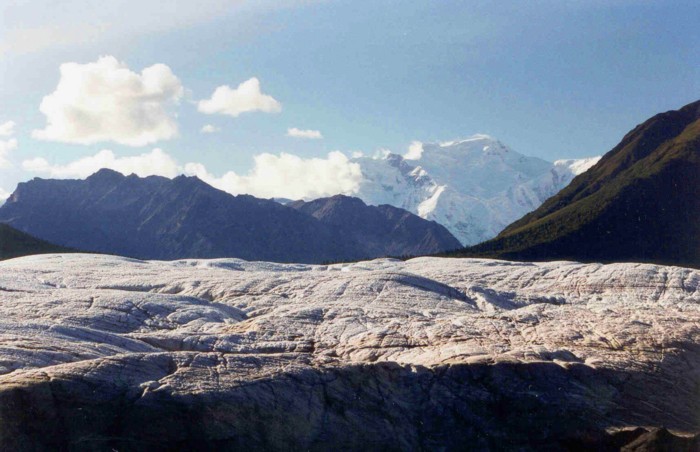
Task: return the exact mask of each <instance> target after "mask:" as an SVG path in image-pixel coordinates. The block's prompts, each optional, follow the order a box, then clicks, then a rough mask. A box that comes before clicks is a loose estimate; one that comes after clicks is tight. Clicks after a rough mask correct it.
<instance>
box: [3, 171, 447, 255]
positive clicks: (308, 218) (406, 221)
mask: <svg viewBox="0 0 700 452" xmlns="http://www.w3.org/2000/svg"><path fill="white" fill-rule="evenodd" d="M372 212H373V210H372ZM366 213H368V211H367V209H365V210H362V211H359V212H358V211H355V214H358V215H362V214H366ZM369 213H371V212H369ZM404 214H405V215H402V217H403V218H402V219H401V220H400V221H399V220H398V219H396V218H390V215H384V216H382V217H380V218H377V217H372V219H371V220H369V219H368V221H371V222H373V224H374V226H375V227H376V228H378V229H381V228H384V229H392V228H400V227H401V226H400V225H404V226H405V225H410V227H408V228H404V232H405V234H404V235H403V236H402V238H401V239H402V240H403V241H402V242H400V243H399V241H396V240H393V238H392V237H390V236H389V235H384V236H382V239H380V238H379V236H374V237H372V239H373V240H371V241H369V242H365V241H363V240H356V238H357V239H359V238H362V237H360V236H357V237H355V236H352V235H348V234H344V233H343V232H342V231H340V230H339V229H338V228H336V227H334V226H332V225H330V224H327V223H324V222H322V221H319V220H318V219H317V218H315V217H313V216H312V215H308V214H306V213H304V212H302V211H301V210H298V209H293V208H290V207H286V206H283V205H280V204H278V203H276V202H274V201H271V200H263V199H258V198H254V197H252V196H247V195H239V196H232V195H230V194H228V193H225V192H223V191H220V190H217V189H215V188H213V187H211V186H209V185H207V184H206V183H204V182H202V181H201V180H199V179H197V178H196V177H185V176H180V177H177V178H175V179H172V180H171V179H167V178H164V177H157V176H151V177H146V178H139V177H137V176H135V175H131V176H128V177H127V176H123V175H122V174H120V173H117V172H115V171H111V170H101V171H99V172H97V173H95V174H94V175H92V176H90V177H88V178H87V179H86V180H44V179H33V180H32V181H29V182H26V183H22V184H19V186H18V187H17V190H16V191H15V192H14V193H13V194H12V196H10V198H9V199H8V200H7V202H6V203H5V204H4V205H3V206H2V207H0V221H1V222H6V223H8V224H10V225H12V226H13V227H15V228H17V229H20V230H22V231H24V232H27V233H29V234H32V235H35V236H36V237H40V238H41V239H44V240H48V241H51V242H53V243H57V244H60V245H63V246H69V247H74V248H78V249H82V250H86V251H96V252H104V253H109V254H119V255H122V256H129V257H136V258H148V259H176V258H185V257H199V258H216V257H239V258H244V259H260V260H272V261H281V262H317V263H320V262H325V261H338V260H349V259H361V258H370V257H377V256H388V255H394V254H396V255H404V254H409V253H419V254H428V253H434V252H437V251H440V250H443V251H444V250H450V249H454V248H455V239H454V237H452V236H451V235H450V234H449V233H447V232H446V231H444V230H443V229H441V228H440V227H439V226H438V225H436V224H435V223H432V222H429V221H426V220H423V219H421V218H418V217H416V216H415V215H412V214H410V213H408V212H404ZM397 215H399V214H398V213H397V214H395V215H394V216H397ZM411 217H412V218H411ZM357 221H358V222H360V223H361V222H362V221H363V219H362V218H358V219H357ZM383 221H386V224H384V223H383ZM438 230H439V232H438V233H433V231H438ZM382 240H385V241H382ZM401 244H405V246H406V247H405V248H402V246H401Z"/></svg>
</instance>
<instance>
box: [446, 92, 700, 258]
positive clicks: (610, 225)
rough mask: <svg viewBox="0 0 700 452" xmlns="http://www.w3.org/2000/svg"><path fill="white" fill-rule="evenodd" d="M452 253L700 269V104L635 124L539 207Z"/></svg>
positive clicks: (699, 102) (696, 103)
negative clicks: (490, 236) (490, 237)
mask: <svg viewBox="0 0 700 452" xmlns="http://www.w3.org/2000/svg"><path fill="white" fill-rule="evenodd" d="M458 254H459V255H464V256H488V257H496V258H504V259H524V260H553V259H572V260H579V261H603V262H611V261H639V262H656V263H664V264H677V265H687V266H694V267H698V266H700V101H697V102H694V103H691V104H689V105H686V106H685V107H683V108H681V109H680V110H676V111H668V112H665V113H661V114H658V115H655V116H654V117H652V118H650V119H649V120H647V121H645V122H644V123H642V124H640V125H638V126H637V127H635V128H634V129H633V130H632V131H631V132H629V133H628V134H627V135H625V137H624V138H623V139H622V141H621V142H620V144H618V145H617V146H615V148H613V149H612V150H611V151H610V152H608V153H607V154H606V155H605V156H603V158H602V159H601V160H600V161H599V162H598V163H597V164H596V165H595V166H593V167H592V168H591V169H589V170H588V171H586V172H585V173H583V174H581V175H579V176H577V177H576V178H575V179H574V180H573V181H572V182H571V184H569V185H568V186H567V187H566V188H564V189H563V190H561V191H560V192H559V193H558V194H557V195H555V196H553V197H552V198H550V199H548V200H547V201H545V203H544V204H542V206H540V207H539V208H538V209H536V210H535V211H533V212H531V213H530V214H528V215H525V216H524V217H523V218H521V219H520V220H518V221H516V222H514V223H512V224H511V225H510V226H508V227H507V228H506V229H505V230H504V231H503V232H501V233H500V234H499V235H498V236H497V237H496V238H495V239H493V240H489V241H487V242H484V243H482V244H479V245H476V246H474V247H471V248H467V249H465V250H463V251H460V252H459V253H458Z"/></svg>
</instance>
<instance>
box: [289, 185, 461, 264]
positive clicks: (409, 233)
mask: <svg viewBox="0 0 700 452" xmlns="http://www.w3.org/2000/svg"><path fill="white" fill-rule="evenodd" d="M286 205H287V206H289V207H292V208H294V209H297V210H299V211H301V212H304V213H306V214H307V215H311V216H313V217H314V218H316V219H318V220H319V221H321V222H322V223H323V224H326V225H328V226H329V227H331V228H333V230H335V231H338V232H339V233H340V235H342V236H343V237H349V238H352V239H353V240H354V241H355V242H357V243H362V244H363V246H364V248H365V249H366V250H367V255H368V256H404V255H409V256H417V255H420V254H426V253H425V250H428V249H435V248H440V249H451V250H456V249H458V248H461V244H460V243H459V240H457V239H456V238H455V237H454V236H453V235H452V234H450V233H449V231H448V230H447V229H445V227H444V226H442V225H440V224H438V223H436V222H431V226H427V225H426V224H425V223H426V220H423V219H422V218H420V217H418V216H416V215H413V214H412V213H410V212H408V211H406V210H404V209H399V208H397V207H393V206H390V205H386V204H384V205H380V206H368V205H366V204H365V203H364V202H362V200H360V199H358V198H352V197H349V196H343V195H336V196H333V197H330V198H321V199H316V200H314V201H309V202H304V201H295V202H291V203H288V204H286Z"/></svg>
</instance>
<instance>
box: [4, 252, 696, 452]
mask: <svg viewBox="0 0 700 452" xmlns="http://www.w3.org/2000/svg"><path fill="white" fill-rule="evenodd" d="M0 325H1V326H0V374H1V375H0V444H2V446H3V447H4V448H7V449H8V450H30V449H32V448H54V449H55V448H58V449H66V448H72V449H81V448H82V449H101V448H109V447H112V448H117V449H119V450H121V448H124V447H128V448H129V449H132V450H158V449H162V448H182V447H190V446H191V447H195V446H196V447H199V448H201V447H209V448H217V447H218V448H221V447H224V448H226V447H228V448H236V447H245V448H266V449H287V450H289V449H304V450H310V449H324V448H328V447H330V446H331V445H334V446H335V447H340V448H345V449H354V450H367V449H370V450H378V449H387V448H388V449H413V450H415V449H421V448H423V449H432V448H435V447H444V448H447V449H457V448H464V447H465V444H468V445H469V447H471V448H474V449H481V450H488V449H495V448H499V447H500V448H521V449H523V450H528V449H537V448H539V447H545V446H547V447H549V446H554V447H559V446H562V445H566V444H572V443H571V441H574V442H575V441H579V442H580V441H594V440H595V438H597V436H596V435H599V436H600V435H604V434H605V431H606V429H608V430H609V429H617V428H623V427H626V426H662V425H663V426H666V427H668V428H671V429H673V430H675V431H677V432H696V431H698V429H700V416H699V415H698V413H700V386H699V385H698V381H699V379H700V346H698V344H700V326H699V325H700V272H699V271H697V270H692V269H687V268H681V267H669V266H658V265H650V264H633V263H627V264H623V263H619V264H610V265H600V264H580V263H575V262H549V263H527V262H517V263H516V262H508V261H496V260H478V259H440V258H417V259H412V260H408V261H405V262H403V261H399V260H391V259H379V260H374V261H367V262H359V263H352V264H336V265H328V266H320V265H304V264H276V263H266V262H246V261H243V260H240V259H217V260H184V261H173V262H164V261H139V260H134V259H126V258H120V257H112V256H104V255H87V254H72V255H67V254H66V255H43V256H31V257H24V258H18V259H12V260H8V261H4V262H1V263H0ZM567 441H568V442H567ZM577 444H578V443H577ZM562 447H563V446H562Z"/></svg>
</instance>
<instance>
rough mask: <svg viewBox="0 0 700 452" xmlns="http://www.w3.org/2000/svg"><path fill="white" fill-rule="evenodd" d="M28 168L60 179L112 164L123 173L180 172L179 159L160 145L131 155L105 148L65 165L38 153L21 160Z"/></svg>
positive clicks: (78, 176)
mask: <svg viewBox="0 0 700 452" xmlns="http://www.w3.org/2000/svg"><path fill="white" fill-rule="evenodd" d="M22 167H23V168H24V169H25V170H26V171H31V172H34V173H40V174H44V175H47V176H49V177H52V178H57V179H68V178H85V177H88V176H89V175H91V174H93V173H95V172H97V171H98V170H100V169H102V168H110V169H113V170H115V171H119V172H120V173H122V174H125V175H129V174H132V173H134V174H137V175H138V176H141V177H145V176H151V175H158V176H165V177H175V176H177V175H178V174H179V173H180V167H179V166H178V164H177V162H176V161H175V160H174V159H173V158H172V157H171V156H170V155H168V154H167V153H165V152H163V151H162V150H161V149H157V148H156V149H153V150H152V151H151V152H148V153H144V154H141V155H135V156H129V157H117V156H116V155H114V152H112V151H110V150H107V149H104V150H102V151H100V152H98V153H97V154H95V155H91V156H87V157H83V158H80V159H78V160H74V161H72V162H70V163H67V164H65V165H51V164H50V163H49V162H48V161H47V160H46V159H44V158H42V157H37V158H34V159H31V160H25V161H24V162H22Z"/></svg>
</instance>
